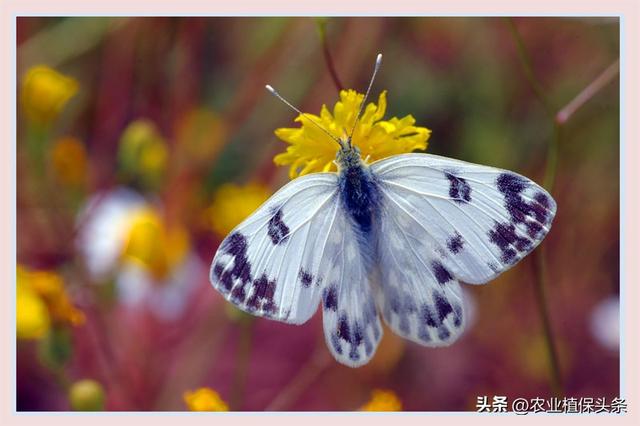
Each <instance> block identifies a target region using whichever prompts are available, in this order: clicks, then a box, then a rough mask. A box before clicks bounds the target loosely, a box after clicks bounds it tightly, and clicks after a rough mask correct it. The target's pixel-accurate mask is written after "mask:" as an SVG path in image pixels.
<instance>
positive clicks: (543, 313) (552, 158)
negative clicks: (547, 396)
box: [507, 18, 564, 397]
mask: <svg viewBox="0 0 640 426" xmlns="http://www.w3.org/2000/svg"><path fill="white" fill-rule="evenodd" d="M507 22H508V24H509V29H510V30H511V35H512V36H513V39H514V42H515V44H516V48H517V50H518V57H519V58H520V65H521V66H522V69H523V71H524V74H525V77H526V78H527V80H528V82H529V85H530V86H531V89H532V90H533V92H534V93H535V95H536V97H537V98H538V100H539V101H540V102H541V103H542V105H543V107H544V109H545V111H546V113H547V115H548V116H549V118H550V119H551V120H552V123H553V127H554V134H553V136H552V137H551V138H550V139H549V145H548V147H547V159H546V166H545V174H544V180H543V185H544V187H545V188H547V190H549V192H551V189H552V187H553V184H554V181H555V176H556V169H557V165H558V145H559V144H560V139H561V137H562V132H561V128H560V126H559V125H558V123H557V122H556V120H555V116H556V114H555V108H554V107H553V105H552V103H551V102H550V101H549V99H548V97H547V96H546V95H545V93H544V90H543V89H542V85H541V84H540V82H539V81H538V80H537V79H536V76H535V73H534V72H533V66H532V64H531V59H530V55H529V52H528V51H527V48H526V46H525V44H524V42H523V40H522V37H521V36H520V33H519V32H518V29H517V28H516V25H515V22H514V21H513V19H512V18H507ZM533 258H534V267H535V280H534V291H535V294H536V305H537V307H538V312H539V314H540V318H541V319H542V334H543V337H544V341H545V347H546V349H547V357H548V362H549V375H550V386H551V390H552V392H553V393H554V395H556V396H558V397H560V396H562V395H563V394H564V389H563V385H562V373H561V371H560V362H559V361H558V351H557V345H556V342H555V339H554V334H553V327H552V323H551V316H550V315H549V308H548V305H547V299H546V286H547V274H548V272H547V259H546V253H545V250H544V245H541V246H540V247H538V249H537V250H536V251H535V252H534V253H533Z"/></svg>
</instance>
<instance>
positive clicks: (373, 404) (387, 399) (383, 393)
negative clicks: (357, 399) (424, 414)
mask: <svg viewBox="0 0 640 426" xmlns="http://www.w3.org/2000/svg"><path fill="white" fill-rule="evenodd" d="M360 410H361V411H402V401H400V398H398V395H396V394H395V393H394V392H393V391H390V390H382V389H374V390H373V391H372V392H371V399H370V400H369V402H367V403H366V404H365V405H363V406H362V408H361V409H360Z"/></svg>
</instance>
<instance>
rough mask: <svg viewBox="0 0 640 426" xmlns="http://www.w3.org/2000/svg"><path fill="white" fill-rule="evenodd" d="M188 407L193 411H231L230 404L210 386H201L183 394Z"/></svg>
mask: <svg viewBox="0 0 640 426" xmlns="http://www.w3.org/2000/svg"><path fill="white" fill-rule="evenodd" d="M183 398H184V402H185V404H187V408H189V410H191V411H229V406H228V405H227V403H226V402H224V401H223V400H222V398H221V397H220V395H219V394H218V392H216V391H214V390H213V389H210V388H199V389H196V390H195V391H193V392H191V391H187V392H185V393H184V395H183Z"/></svg>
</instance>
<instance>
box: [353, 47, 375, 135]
mask: <svg viewBox="0 0 640 426" xmlns="http://www.w3.org/2000/svg"><path fill="white" fill-rule="evenodd" d="M381 64H382V53H378V56H377V57H376V65H375V66H374V68H373V74H372V75H371V80H369V87H367V92H366V93H365V94H364V98H362V103H361V104H360V111H358V115H356V121H354V122H353V127H352V128H351V132H350V133H349V145H351V138H352V137H353V132H354V131H355V130H356V124H358V120H360V116H361V115H362V111H364V106H365V105H366V102H367V98H368V97H369V92H370V91H371V86H373V80H375V79H376V74H377V73H378V70H379V69H380V65H381Z"/></svg>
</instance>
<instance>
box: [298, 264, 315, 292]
mask: <svg viewBox="0 0 640 426" xmlns="http://www.w3.org/2000/svg"><path fill="white" fill-rule="evenodd" d="M298 278H299V279H300V282H301V283H302V285H303V286H304V287H305V288H309V287H311V284H312V283H313V275H311V273H310V272H309V271H306V270H305V269H304V268H300V271H299V272H298Z"/></svg>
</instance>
